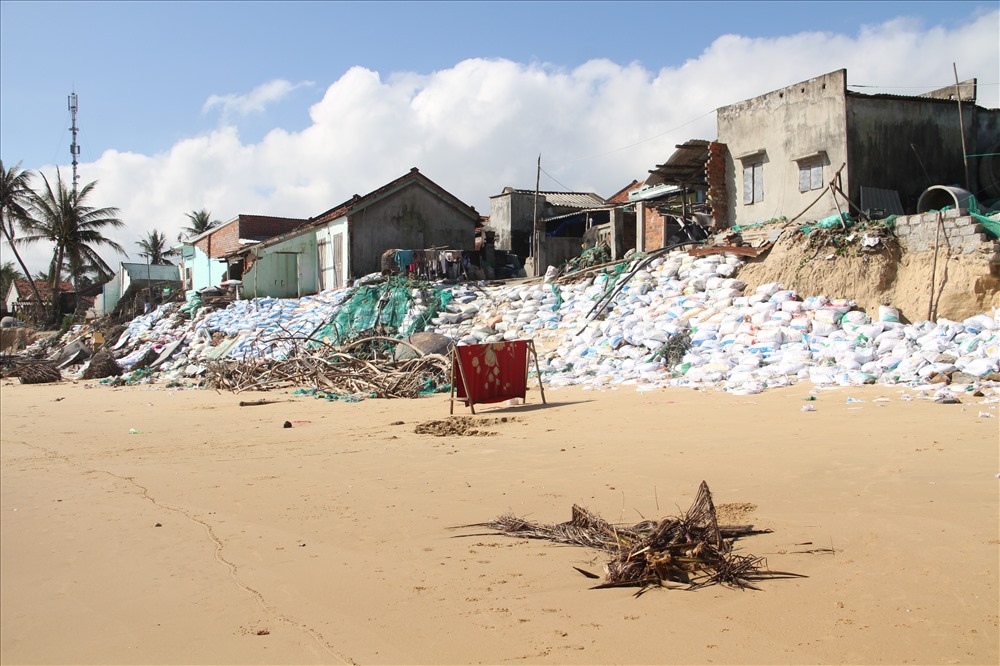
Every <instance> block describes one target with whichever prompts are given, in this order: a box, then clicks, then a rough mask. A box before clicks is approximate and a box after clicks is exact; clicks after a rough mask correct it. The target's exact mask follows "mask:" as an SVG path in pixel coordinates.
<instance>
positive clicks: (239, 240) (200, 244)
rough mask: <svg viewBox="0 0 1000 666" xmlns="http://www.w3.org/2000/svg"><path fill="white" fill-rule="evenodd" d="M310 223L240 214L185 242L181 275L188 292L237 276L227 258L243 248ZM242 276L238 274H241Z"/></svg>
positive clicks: (295, 219) (296, 219) (302, 220)
mask: <svg viewBox="0 0 1000 666" xmlns="http://www.w3.org/2000/svg"><path fill="white" fill-rule="evenodd" d="M307 222H308V220H305V219H301V218H291V217H273V216H270V215H237V216H236V217H235V218H233V219H232V220H229V221H228V222H226V223H224V224H220V225H219V226H217V227H213V228H212V229H209V230H208V231H206V232H204V233H202V234H201V235H199V236H195V237H194V238H190V239H187V240H185V241H183V242H182V243H181V247H180V250H181V267H180V270H181V275H182V276H183V279H184V288H185V289H196V290H197V289H204V288H205V287H212V286H215V285H218V284H219V283H220V282H222V281H223V280H226V279H229V278H231V277H233V278H234V279H239V278H240V275H239V274H237V275H235V276H233V275H232V274H231V272H230V266H229V264H228V263H227V261H226V256H227V255H229V254H231V253H233V252H235V251H236V250H239V249H240V248H243V247H248V246H250V245H254V244H256V243H260V242H261V241H264V240H267V239H269V238H273V237H275V236H278V235H280V234H284V233H286V232H288V231H291V230H293V229H297V228H299V227H301V226H302V225H304V224H306V223H307ZM237 273H238V271H237Z"/></svg>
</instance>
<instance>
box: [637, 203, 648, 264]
mask: <svg viewBox="0 0 1000 666" xmlns="http://www.w3.org/2000/svg"><path fill="white" fill-rule="evenodd" d="M635 251H636V252H645V251H646V205H645V204H644V203H643V202H641V201H639V202H638V203H636V204H635Z"/></svg>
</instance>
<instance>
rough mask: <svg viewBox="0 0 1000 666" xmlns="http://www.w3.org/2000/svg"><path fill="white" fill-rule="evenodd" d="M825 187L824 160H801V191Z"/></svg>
mask: <svg viewBox="0 0 1000 666" xmlns="http://www.w3.org/2000/svg"><path fill="white" fill-rule="evenodd" d="M821 189H823V160H821V159H819V158H813V159H810V160H802V161H800V162H799V192H808V191H809V190H821Z"/></svg>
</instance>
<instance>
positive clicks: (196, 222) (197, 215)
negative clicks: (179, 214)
mask: <svg viewBox="0 0 1000 666" xmlns="http://www.w3.org/2000/svg"><path fill="white" fill-rule="evenodd" d="M187 218H188V220H190V225H189V226H186V227H184V228H183V229H181V233H182V234H183V235H184V236H186V237H187V238H194V237H195V236H200V235H201V234H203V233H205V232H206V231H208V230H209V229H212V228H214V227H217V226H219V221H218V220H213V219H212V214H211V213H210V212H208V211H207V210H206V209H204V208H202V209H201V210H193V211H191V212H190V213H187Z"/></svg>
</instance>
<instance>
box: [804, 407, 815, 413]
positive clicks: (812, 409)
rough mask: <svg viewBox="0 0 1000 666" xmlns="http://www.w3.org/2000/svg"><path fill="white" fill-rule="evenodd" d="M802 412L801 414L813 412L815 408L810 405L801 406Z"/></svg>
mask: <svg viewBox="0 0 1000 666" xmlns="http://www.w3.org/2000/svg"><path fill="white" fill-rule="evenodd" d="M802 411H803V412H815V411H816V408H815V407H813V406H812V405H802Z"/></svg>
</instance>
